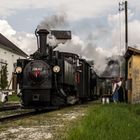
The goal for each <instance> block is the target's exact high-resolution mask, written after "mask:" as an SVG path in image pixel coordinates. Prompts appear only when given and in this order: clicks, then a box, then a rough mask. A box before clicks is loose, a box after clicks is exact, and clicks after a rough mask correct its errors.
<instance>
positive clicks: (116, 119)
mask: <svg viewBox="0 0 140 140" xmlns="http://www.w3.org/2000/svg"><path fill="white" fill-rule="evenodd" d="M68 135H69V136H68V138H67V140H140V105H129V104H109V105H96V106H93V107H90V108H89V110H88V113H87V115H86V116H85V117H84V118H83V119H82V120H81V121H80V122H77V123H76V124H75V125H74V126H73V127H72V128H71V130H70V132H69V133H68Z"/></svg>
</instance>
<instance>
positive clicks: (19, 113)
mask: <svg viewBox="0 0 140 140" xmlns="http://www.w3.org/2000/svg"><path fill="white" fill-rule="evenodd" d="M16 109H17V108H16ZM16 109H15V110H16ZM18 109H19V108H18ZM18 109H17V110H16V113H15V114H13V113H11V114H9V115H4V116H3V117H0V123H3V122H9V121H14V120H18V119H22V118H25V117H30V116H34V115H39V114H43V113H47V112H50V111H53V110H56V109H58V108H44V109H41V110H33V109H32V110H27V109H22V108H20V109H19V111H18Z"/></svg>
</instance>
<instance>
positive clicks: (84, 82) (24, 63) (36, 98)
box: [16, 29, 94, 108]
mask: <svg viewBox="0 0 140 140" xmlns="http://www.w3.org/2000/svg"><path fill="white" fill-rule="evenodd" d="M68 33H69V32H68ZM48 34H49V32H48V31H47V30H46V29H40V30H39V31H37V32H36V35H37V38H38V42H39V47H38V50H37V51H36V52H35V53H34V54H32V55H31V57H30V59H19V60H17V68H16V73H17V81H18V87H19V89H20V92H19V94H20V96H21V100H22V105H23V106H24V107H26V108H42V107H50V106H61V105H67V104H75V103H76V102H79V101H81V100H87V99H91V98H92V97H93V96H94V94H93V92H92V90H93V89H92V87H91V81H92V78H91V77H92V70H91V66H90V65H89V64H88V63H87V61H86V60H84V59H80V58H79V56H78V55H77V54H73V53H69V52H59V51H54V50H53V49H54V48H53V47H52V46H49V45H48V44H47V36H48ZM69 37H70V38H71V36H69Z"/></svg>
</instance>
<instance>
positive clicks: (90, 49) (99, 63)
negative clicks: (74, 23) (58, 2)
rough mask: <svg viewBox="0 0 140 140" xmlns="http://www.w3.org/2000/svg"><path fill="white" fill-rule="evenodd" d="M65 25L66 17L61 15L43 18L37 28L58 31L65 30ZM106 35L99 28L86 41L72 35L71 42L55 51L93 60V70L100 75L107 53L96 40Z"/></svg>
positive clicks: (105, 64)
mask: <svg viewBox="0 0 140 140" xmlns="http://www.w3.org/2000/svg"><path fill="white" fill-rule="evenodd" d="M67 23H68V22H67V15H66V14H65V13H61V14H57V15H52V16H50V17H46V18H44V20H43V21H42V22H41V23H40V24H39V25H38V27H37V28H39V29H40V28H45V29H48V30H51V29H55V30H57V29H58V30H60V29H64V28H66V27H67V25H68V24H67ZM66 29H68V28H66ZM107 33H108V31H107V30H106V29H104V28H101V27H100V28H99V30H98V32H97V33H96V32H95V34H93V33H90V34H89V35H87V40H86V41H82V40H81V39H80V38H79V37H78V36H76V35H72V40H68V41H67V42H66V43H65V44H59V45H58V47H57V48H56V50H59V51H63V52H71V53H75V54H78V55H79V56H80V57H82V58H85V59H88V60H93V61H94V69H95V70H96V72H97V73H98V74H102V73H103V71H104V70H105V68H106V67H107V63H108V62H107V59H106V58H107V56H108V52H109V51H105V50H104V49H102V48H101V47H99V46H98V45H97V39H99V36H100V38H101V35H102V36H103V35H105V34H107ZM52 41H56V40H52ZM51 44H55V43H51Z"/></svg>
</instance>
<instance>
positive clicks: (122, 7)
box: [119, 1, 128, 52]
mask: <svg viewBox="0 0 140 140" xmlns="http://www.w3.org/2000/svg"><path fill="white" fill-rule="evenodd" d="M127 5H128V4H127V1H125V2H122V3H119V12H120V11H123V10H124V11H125V52H126V51H127V48H128V15H127Z"/></svg>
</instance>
